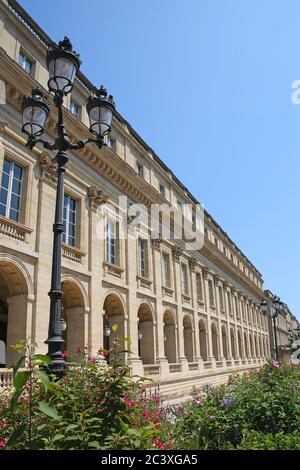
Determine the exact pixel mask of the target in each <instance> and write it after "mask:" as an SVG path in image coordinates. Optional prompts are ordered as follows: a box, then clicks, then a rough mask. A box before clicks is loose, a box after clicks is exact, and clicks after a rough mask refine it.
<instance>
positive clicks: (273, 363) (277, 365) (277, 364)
mask: <svg viewBox="0 0 300 470" xmlns="http://www.w3.org/2000/svg"><path fill="white" fill-rule="evenodd" d="M272 366H274V367H279V366H280V364H279V361H272Z"/></svg>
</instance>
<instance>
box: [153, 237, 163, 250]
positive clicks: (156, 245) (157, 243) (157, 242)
mask: <svg viewBox="0 0 300 470" xmlns="http://www.w3.org/2000/svg"><path fill="white" fill-rule="evenodd" d="M151 242H152V245H153V246H154V248H157V249H159V248H160V245H161V242H162V238H161V236H159V237H158V238H152V239H151Z"/></svg>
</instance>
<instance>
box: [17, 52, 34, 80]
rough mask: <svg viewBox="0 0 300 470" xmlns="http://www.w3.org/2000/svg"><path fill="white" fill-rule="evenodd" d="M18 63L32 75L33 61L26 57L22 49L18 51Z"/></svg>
mask: <svg viewBox="0 0 300 470" xmlns="http://www.w3.org/2000/svg"><path fill="white" fill-rule="evenodd" d="M19 65H21V67H22V69H24V70H26V72H27V73H29V74H30V75H32V72H33V62H32V61H31V60H30V59H29V58H28V57H27V55H26V54H25V53H24V52H23V51H20V53H19Z"/></svg>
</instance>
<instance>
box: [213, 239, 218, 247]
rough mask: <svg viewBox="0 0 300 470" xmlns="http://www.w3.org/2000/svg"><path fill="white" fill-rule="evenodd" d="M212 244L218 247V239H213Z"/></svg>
mask: <svg viewBox="0 0 300 470" xmlns="http://www.w3.org/2000/svg"><path fill="white" fill-rule="evenodd" d="M214 244H215V245H216V246H218V239H217V237H215V238H214Z"/></svg>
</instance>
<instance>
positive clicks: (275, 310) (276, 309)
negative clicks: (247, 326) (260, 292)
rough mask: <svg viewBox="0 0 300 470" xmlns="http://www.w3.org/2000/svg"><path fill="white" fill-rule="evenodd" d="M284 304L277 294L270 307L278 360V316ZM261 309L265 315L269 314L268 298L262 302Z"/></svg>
mask: <svg viewBox="0 0 300 470" xmlns="http://www.w3.org/2000/svg"><path fill="white" fill-rule="evenodd" d="M283 306H284V304H283V302H281V300H280V298H279V297H277V296H276V297H275V298H274V299H273V301H272V304H271V309H270V314H271V318H272V321H273V332H274V342H275V357H276V360H277V361H278V359H279V353H278V341H277V328H276V318H277V317H278V315H279V313H280V312H281V310H282V309H283ZM261 310H262V312H263V314H265V315H266V314H267V312H268V304H267V302H266V300H263V301H262V302H261Z"/></svg>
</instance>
